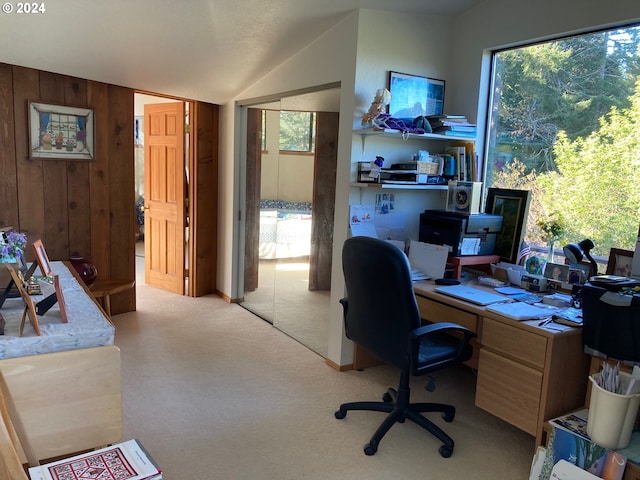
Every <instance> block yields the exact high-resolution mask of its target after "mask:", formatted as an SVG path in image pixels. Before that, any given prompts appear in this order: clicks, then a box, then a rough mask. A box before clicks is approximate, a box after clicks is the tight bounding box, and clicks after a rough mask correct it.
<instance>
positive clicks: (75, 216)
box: [63, 77, 95, 261]
mask: <svg viewBox="0 0 640 480" xmlns="http://www.w3.org/2000/svg"><path fill="white" fill-rule="evenodd" d="M63 86H64V104H65V105H71V106H78V107H91V105H89V104H88V101H87V81H86V80H83V79H79V78H74V77H65V78H64V84H63ZM94 124H95V118H94ZM92 163H93V162H92V161H87V160H77V161H69V162H67V164H66V167H67V212H68V218H69V255H81V256H82V257H84V258H85V259H86V260H89V261H92V259H93V255H92V251H91V236H92V232H91V209H90V205H91V192H90V190H89V169H90V167H91V164H92Z"/></svg>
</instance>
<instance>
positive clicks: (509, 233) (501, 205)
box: [485, 188, 531, 264]
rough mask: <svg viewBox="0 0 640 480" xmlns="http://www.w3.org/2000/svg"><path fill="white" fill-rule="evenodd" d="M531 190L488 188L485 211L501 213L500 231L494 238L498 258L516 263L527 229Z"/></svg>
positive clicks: (495, 213)
mask: <svg viewBox="0 0 640 480" xmlns="http://www.w3.org/2000/svg"><path fill="white" fill-rule="evenodd" d="M530 203H531V192H530V191H529V190H515V189H507V188H489V189H488V190H487V202H486V206H485V213H491V214H494V215H502V231H501V232H500V233H499V234H498V237H497V238H496V248H495V251H494V253H495V254H496V255H499V256H500V260H502V261H504V262H508V263H514V264H515V263H518V255H519V254H520V245H521V244H522V240H523V239H524V236H525V232H526V229H527V216H528V215H529V204H530Z"/></svg>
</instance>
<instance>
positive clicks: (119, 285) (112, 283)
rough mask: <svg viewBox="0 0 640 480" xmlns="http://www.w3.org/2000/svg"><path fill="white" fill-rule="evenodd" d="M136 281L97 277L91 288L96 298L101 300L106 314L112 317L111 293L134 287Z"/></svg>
mask: <svg viewBox="0 0 640 480" xmlns="http://www.w3.org/2000/svg"><path fill="white" fill-rule="evenodd" d="M135 283H136V281H135V280H126V279H123V278H113V279H107V280H101V279H97V280H96V281H95V282H94V283H93V285H92V286H91V289H90V290H91V293H92V294H93V296H94V297H95V298H96V300H98V301H99V302H100V304H101V305H102V308H103V309H104V311H105V312H106V314H107V315H108V316H109V317H111V295H115V294H116V293H119V292H124V291H125V290H128V289H130V288H133V286H134V285H135Z"/></svg>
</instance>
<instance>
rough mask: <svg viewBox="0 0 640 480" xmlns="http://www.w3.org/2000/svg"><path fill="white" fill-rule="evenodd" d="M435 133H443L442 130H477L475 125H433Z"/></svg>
mask: <svg viewBox="0 0 640 480" xmlns="http://www.w3.org/2000/svg"><path fill="white" fill-rule="evenodd" d="M432 129H433V133H442V132H450V131H451V132H475V131H477V129H476V126H475V125H471V124H469V125H441V126H438V127H433V126H432Z"/></svg>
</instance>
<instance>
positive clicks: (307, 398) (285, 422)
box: [113, 282, 534, 480]
mask: <svg viewBox="0 0 640 480" xmlns="http://www.w3.org/2000/svg"><path fill="white" fill-rule="evenodd" d="M137 291H138V298H137V303H138V311H137V312H132V313H127V314H123V315H118V316H115V317H114V318H113V321H114V323H115V325H116V328H117V331H116V345H118V346H119V347H120V348H121V352H122V381H123V410H124V417H125V418H124V423H125V427H124V439H129V438H139V439H140V440H141V441H142V443H143V445H144V446H145V447H146V448H147V449H148V450H149V451H150V452H151V454H152V455H153V457H155V459H156V460H157V461H158V463H159V464H160V465H161V467H162V468H163V470H164V472H165V478H166V479H167V480H187V479H207V480H208V479H236V478H237V479H279V480H280V479H359V478H363V479H365V478H366V479H391V478H401V479H414V478H415V479H418V478H419V479H433V480H437V479H477V480H482V479H487V480H488V479H491V480H495V479H498V478H500V479H502V478H509V479H526V478H528V472H529V468H530V464H531V458H532V456H533V452H534V438H533V437H531V436H530V435H527V434H525V433H523V432H521V431H520V430H518V429H516V428H514V427H512V426H510V425H508V424H506V423H505V422H502V421H501V420H499V419H497V418H496V417H494V416H492V415H490V414H488V413H486V412H484V411H482V410H480V409H479V408H477V407H475V406H474V404H473V398H474V389H475V378H474V375H473V372H471V371H470V370H468V369H467V368H464V367H460V368H453V369H449V370H446V371H441V372H437V373H436V375H435V377H436V382H437V389H436V391H435V392H434V393H429V392H426V391H425V390H424V389H423V388H422V387H423V384H424V379H421V378H414V381H413V391H412V394H413V400H414V401H444V402H450V403H453V404H454V405H455V406H456V408H457V414H456V418H455V420H454V421H453V422H452V423H450V424H447V423H445V422H444V421H443V420H442V419H441V418H440V417H439V416H438V415H437V414H436V415H435V416H433V417H430V418H433V419H435V420H436V421H437V423H438V424H439V425H440V426H442V427H443V428H444V430H445V431H447V432H448V433H449V434H450V435H451V436H452V437H453V438H454V440H455V441H456V446H455V451H454V453H453V455H452V457H451V458H448V459H444V458H442V457H440V455H439V453H438V448H439V447H440V443H439V441H438V440H436V439H435V437H433V436H431V435H430V434H429V433H428V432H426V431H424V430H422V429H421V428H419V427H417V426H416V425H414V424H412V423H411V422H407V423H405V424H398V425H395V426H394V427H393V428H392V429H391V431H390V432H389V433H388V434H387V435H386V436H385V438H384V439H383V440H382V442H381V443H380V447H379V450H378V453H377V454H376V455H375V456H373V457H367V456H366V455H365V454H364V453H363V451H362V448H363V446H364V444H365V443H367V441H368V439H369V437H370V436H371V435H372V434H373V432H374V431H375V429H376V428H377V426H378V424H379V423H380V422H381V421H382V419H383V414H381V413H375V412H349V414H348V415H347V417H346V418H345V419H344V420H337V419H335V417H334V411H335V410H336V408H337V407H338V406H339V404H340V403H342V402H346V401H353V400H379V399H380V398H381V395H382V394H383V393H384V392H385V391H386V389H387V388H388V387H389V386H396V383H397V374H396V372H395V370H394V369H392V368H390V367H386V366H381V367H375V368H370V369H367V370H365V371H349V372H337V371H335V370H333V369H331V368H330V367H328V366H327V365H326V364H325V361H324V359H323V358H322V357H321V356H319V355H317V354H316V353H314V352H312V351H311V350H309V349H308V348H306V347H304V346H303V345H301V344H300V343H298V342H296V341H295V340H292V339H291V338H289V337H288V336H286V335H285V334H283V333H282V332H280V331H278V330H277V329H276V328H274V327H272V326H271V325H269V324H268V323H266V322H264V321H263V320H261V319H259V318H257V317H255V316H254V315H252V314H251V313H250V312H248V311H246V310H245V309H243V308H241V307H239V306H237V305H232V304H228V303H226V302H224V301H223V300H222V299H220V298H218V297H216V296H208V297H203V298H197V299H194V298H190V297H181V296H176V295H172V294H167V293H164V292H162V291H161V290H158V289H155V288H153V287H149V286H147V285H145V284H144V282H139V283H138V285H137Z"/></svg>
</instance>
